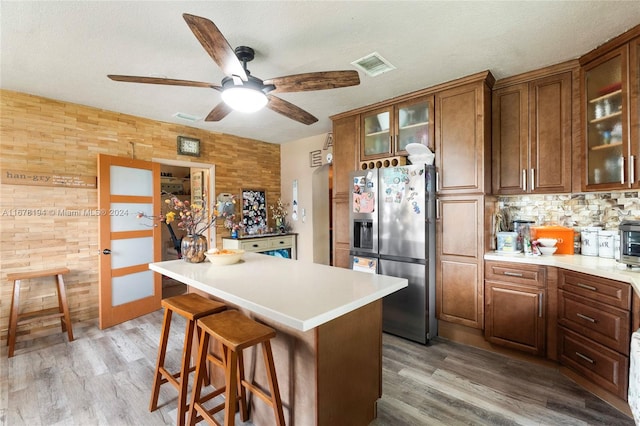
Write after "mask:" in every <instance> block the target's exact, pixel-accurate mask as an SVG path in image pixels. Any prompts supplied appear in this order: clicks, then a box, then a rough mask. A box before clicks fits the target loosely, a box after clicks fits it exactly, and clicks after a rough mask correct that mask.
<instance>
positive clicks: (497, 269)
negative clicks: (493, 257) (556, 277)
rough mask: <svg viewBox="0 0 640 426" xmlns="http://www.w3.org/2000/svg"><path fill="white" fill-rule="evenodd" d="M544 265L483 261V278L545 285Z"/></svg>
mask: <svg viewBox="0 0 640 426" xmlns="http://www.w3.org/2000/svg"><path fill="white" fill-rule="evenodd" d="M545 273H546V268H545V267H544V266H537V265H527V264H524V263H508V262H492V261H487V262H486V263H485V272H484V274H485V279H487V280H493V281H502V282H505V281H506V282H509V283H517V284H524V285H532V286H536V287H544V286H545Z"/></svg>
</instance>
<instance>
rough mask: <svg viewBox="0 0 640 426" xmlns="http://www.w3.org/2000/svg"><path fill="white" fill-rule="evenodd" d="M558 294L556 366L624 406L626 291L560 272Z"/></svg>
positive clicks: (627, 338)
mask: <svg viewBox="0 0 640 426" xmlns="http://www.w3.org/2000/svg"><path fill="white" fill-rule="evenodd" d="M558 289H559V291H558V354H559V360H560V363H562V364H564V365H566V366H567V367H569V368H571V369H572V370H574V371H576V372H578V373H579V374H580V375H582V376H583V377H585V378H586V379H588V380H590V381H591V382H593V383H595V384H596V385H598V386H600V387H602V388H603V389H605V390H607V391H609V392H611V393H613V394H614V395H616V396H618V397H620V398H622V399H623V400H625V401H626V399H627V390H628V376H629V345H630V339H631V305H632V303H631V301H632V290H631V286H630V285H629V284H627V283H623V282H620V281H615V280H610V279H606V278H600V277H596V276H593V275H588V274H583V273H580V272H573V271H565V270H561V271H560V274H559V282H558Z"/></svg>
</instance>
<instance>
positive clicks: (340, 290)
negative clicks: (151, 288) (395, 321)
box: [149, 253, 408, 331]
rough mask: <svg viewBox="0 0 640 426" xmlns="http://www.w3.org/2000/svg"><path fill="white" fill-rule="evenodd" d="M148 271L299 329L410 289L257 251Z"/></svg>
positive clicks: (392, 281)
mask: <svg viewBox="0 0 640 426" xmlns="http://www.w3.org/2000/svg"><path fill="white" fill-rule="evenodd" d="M149 269H151V270H153V271H156V272H159V273H161V274H163V275H166V276H168V277H171V278H173V279H176V280H178V281H181V282H183V283H185V284H187V285H190V286H193V287H195V288H197V289H199V290H202V291H204V292H206V293H209V294H211V295H212V296H215V297H217V298H220V299H222V300H225V301H227V302H229V303H233V304H235V305H237V306H239V307H242V308H245V309H248V310H249V311H251V312H254V313H256V314H259V315H262V316H264V317H266V318H269V319H271V320H273V321H276V322H279V323H281V324H283V325H286V326H289V327H292V328H294V329H296V330H300V331H308V330H311V329H312V328H314V327H317V326H319V325H322V324H324V323H326V322H329V321H331V320H333V319H335V318H338V317H340V316H342V315H344V314H346V313H348V312H351V311H354V310H356V309H358V308H361V307H362V306H365V305H367V304H369V303H371V302H374V301H376V300H378V299H381V298H383V297H384V296H387V295H389V294H391V293H393V292H395V291H397V290H400V289H402V288H405V287H407V286H408V281H407V280H406V279H405V278H395V277H388V276H384V275H374V274H369V273H365V272H357V271H352V270H350V269H344V268H336V267H332V266H326V265H319V264H315V263H309V262H302V261H299V260H291V259H283V258H279V257H274V256H266V255H264V254H257V253H245V254H244V257H243V260H241V261H240V262H239V263H236V264H234V265H223V266H218V265H213V264H212V263H210V262H208V261H205V262H203V263H187V262H185V261H183V260H171V261H167V262H157V263H150V264H149Z"/></svg>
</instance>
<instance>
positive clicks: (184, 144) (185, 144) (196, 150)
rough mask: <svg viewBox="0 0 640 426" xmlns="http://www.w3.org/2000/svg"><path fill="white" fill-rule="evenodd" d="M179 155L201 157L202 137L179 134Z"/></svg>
mask: <svg viewBox="0 0 640 426" xmlns="http://www.w3.org/2000/svg"><path fill="white" fill-rule="evenodd" d="M178 155H191V156H192V157H200V139H194V138H188V137H186V136H178Z"/></svg>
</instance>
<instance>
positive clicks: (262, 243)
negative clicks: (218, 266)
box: [222, 234, 298, 259]
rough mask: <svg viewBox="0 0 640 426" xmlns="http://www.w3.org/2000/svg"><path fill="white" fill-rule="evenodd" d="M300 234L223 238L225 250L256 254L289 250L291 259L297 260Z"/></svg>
mask: <svg viewBox="0 0 640 426" xmlns="http://www.w3.org/2000/svg"><path fill="white" fill-rule="evenodd" d="M297 236H298V234H267V235H255V236H254V235H247V236H244V237H240V238H223V239H222V248H223V249H241V250H244V251H250V252H254V253H264V254H269V252H272V251H274V250H281V249H284V250H287V251H288V253H289V258H290V259H297V258H298V252H297V249H296V239H297Z"/></svg>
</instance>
